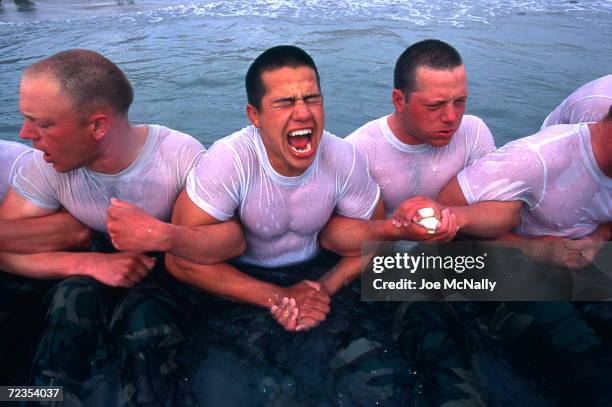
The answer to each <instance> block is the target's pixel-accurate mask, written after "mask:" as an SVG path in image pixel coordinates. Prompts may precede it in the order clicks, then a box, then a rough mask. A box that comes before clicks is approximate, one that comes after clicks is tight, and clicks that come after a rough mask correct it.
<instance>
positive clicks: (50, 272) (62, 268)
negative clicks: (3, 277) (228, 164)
mask: <svg viewBox="0 0 612 407" xmlns="http://www.w3.org/2000/svg"><path fill="white" fill-rule="evenodd" d="M154 265H155V259H153V258H150V257H147V256H144V255H138V254H132V253H110V254H109V253H93V252H85V253H80V252H74V253H73V252H47V253H37V254H26V255H23V254H14V253H6V252H0V269H1V270H3V271H5V272H8V273H11V274H17V275H20V276H24V277H30V278H36V279H60V278H66V277H70V276H87V277H91V278H94V279H96V280H98V281H100V282H101V283H103V284H106V285H109V286H113V287H132V286H133V285H134V284H136V283H138V282H139V281H141V280H142V279H143V278H144V277H145V276H146V275H147V274H148V273H149V271H150V270H151V269H152V268H153V266H154Z"/></svg>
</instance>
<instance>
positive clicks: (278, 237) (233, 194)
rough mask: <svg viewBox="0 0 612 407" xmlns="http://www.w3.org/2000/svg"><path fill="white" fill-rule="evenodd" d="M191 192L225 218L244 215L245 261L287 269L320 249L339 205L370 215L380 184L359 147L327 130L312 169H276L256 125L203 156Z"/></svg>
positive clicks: (352, 212) (346, 211) (344, 209)
mask: <svg viewBox="0 0 612 407" xmlns="http://www.w3.org/2000/svg"><path fill="white" fill-rule="evenodd" d="M187 194H188V196H189V198H190V199H191V200H192V201H193V202H194V203H195V204H196V205H197V206H198V207H200V208H201V209H202V210H204V211H205V212H207V213H208V214H210V215H211V216H213V217H215V218H217V219H219V220H222V221H225V220H227V219H229V218H231V217H232V216H234V215H237V217H238V218H239V219H240V222H241V223H242V227H243V231H244V234H245V239H246V242H247V249H246V251H245V253H244V254H243V255H242V256H241V257H240V258H239V261H241V262H244V263H248V264H254V265H258V266H263V267H279V266H285V265H289V264H296V263H301V262H303V261H306V260H309V259H311V258H312V257H314V256H315V255H316V254H317V253H318V250H319V243H318V239H317V238H318V234H319V232H320V231H321V230H322V229H323V228H324V227H325V225H326V224H327V222H328V221H329V219H330V217H331V216H332V214H333V213H334V211H336V212H337V213H339V214H340V215H343V216H347V217H352V218H358V219H369V218H370V217H371V216H372V213H373V211H374V208H375V206H376V203H377V202H378V197H379V188H378V186H377V185H376V184H375V183H374V181H373V180H372V179H371V178H370V176H369V175H368V170H367V168H366V164H365V162H364V161H363V159H362V158H361V157H360V156H359V155H358V154H357V153H356V151H355V148H354V147H353V146H352V145H350V144H349V143H347V142H345V141H344V140H342V139H339V138H337V137H336V136H334V135H332V134H330V133H327V132H323V136H322V138H321V143H320V145H319V148H318V150H317V153H316V156H315V159H314V161H313V163H312V164H311V165H310V167H308V169H307V170H306V171H305V172H304V173H303V174H301V175H299V176H297V177H286V176H283V175H281V174H279V173H278V172H276V171H275V170H274V169H273V168H272V166H271V164H270V161H269V159H268V155H267V153H266V149H265V147H264V145H263V143H262V141H261V137H260V135H259V131H258V130H257V129H256V128H255V127H253V126H249V127H247V128H244V129H242V130H240V131H238V132H236V133H234V134H232V135H230V136H228V137H225V138H223V139H221V140H219V141H217V142H216V143H215V144H213V146H212V147H211V148H210V149H209V150H208V151H207V152H206V154H205V155H204V156H202V159H201V160H200V162H199V163H198V165H197V166H196V168H194V170H193V171H191V173H190V174H189V177H188V179H187Z"/></svg>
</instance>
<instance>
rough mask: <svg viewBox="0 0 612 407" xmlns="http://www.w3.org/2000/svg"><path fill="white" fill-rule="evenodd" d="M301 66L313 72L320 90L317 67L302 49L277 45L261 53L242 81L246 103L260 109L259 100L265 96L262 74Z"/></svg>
mask: <svg viewBox="0 0 612 407" xmlns="http://www.w3.org/2000/svg"><path fill="white" fill-rule="evenodd" d="M301 66H306V67H309V68H312V70H313V71H315V74H316V75H317V85H318V86H319V88H321V82H320V79H319V71H318V70H317V66H316V65H315V63H314V61H313V59H312V58H311V57H310V55H308V53H306V51H304V50H303V49H301V48H298V47H296V46H293V45H278V46H276V47H272V48H269V49H267V50H266V51H264V52H263V53H261V54H260V55H259V56H258V57H257V58H255V61H253V63H252V64H251V66H250V67H249V70H248V71H247V74H246V78H245V80H244V84H245V87H246V93H247V100H248V102H249V103H250V104H251V105H253V106H255V108H257V109H260V107H261V106H260V105H261V99H263V97H264V95H265V94H266V89H265V85H264V83H263V80H262V75H263V73H264V72H266V71H273V70H275V69H280V68H284V67H290V68H299V67H301Z"/></svg>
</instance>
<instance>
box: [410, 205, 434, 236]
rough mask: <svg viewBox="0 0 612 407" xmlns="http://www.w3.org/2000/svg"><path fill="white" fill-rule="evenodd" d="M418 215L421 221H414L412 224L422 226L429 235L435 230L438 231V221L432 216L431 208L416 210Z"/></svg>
mask: <svg viewBox="0 0 612 407" xmlns="http://www.w3.org/2000/svg"><path fill="white" fill-rule="evenodd" d="M418 214H419V215H421V218H422V219H421V220H418V221H415V222H414V223H416V224H417V225H421V226H423V227H424V228H425V229H427V233H429V234H430V235H433V234H434V233H436V229H438V226H439V225H440V221H439V220H438V218H436V217H435V216H434V215H435V212H434V210H433V208H421V209H419V210H418Z"/></svg>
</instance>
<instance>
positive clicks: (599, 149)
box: [589, 120, 612, 178]
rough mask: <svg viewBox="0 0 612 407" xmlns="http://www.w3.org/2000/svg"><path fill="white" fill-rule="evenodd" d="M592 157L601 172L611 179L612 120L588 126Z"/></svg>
mask: <svg viewBox="0 0 612 407" xmlns="http://www.w3.org/2000/svg"><path fill="white" fill-rule="evenodd" d="M589 130H590V132H591V145H592V146H593V156H595V162H596V163H597V166H598V167H599V168H600V169H601V171H602V172H603V173H604V174H605V175H606V176H607V177H608V178H612V120H607V121H606V120H600V121H598V122H597V123H592V124H589Z"/></svg>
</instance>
